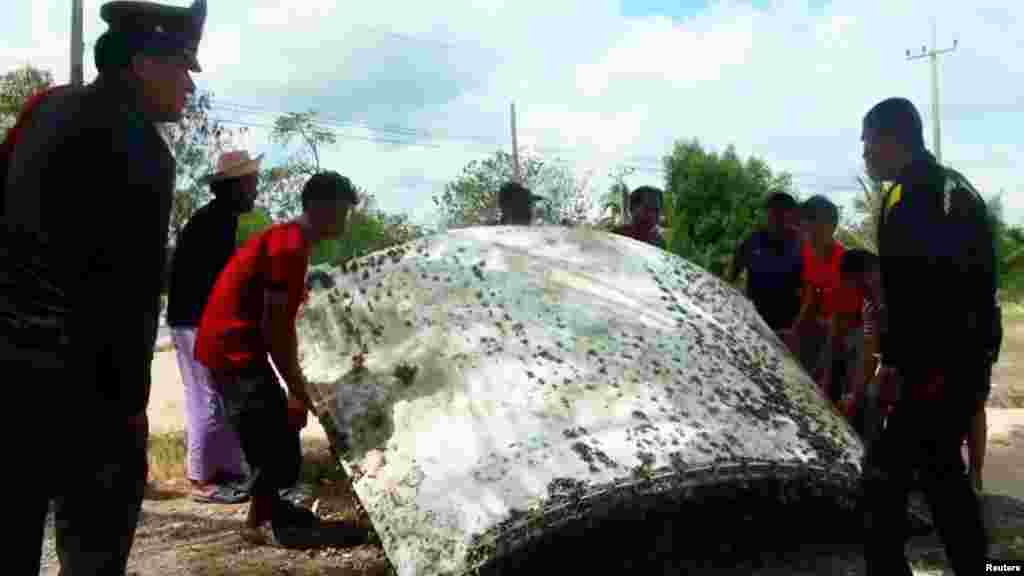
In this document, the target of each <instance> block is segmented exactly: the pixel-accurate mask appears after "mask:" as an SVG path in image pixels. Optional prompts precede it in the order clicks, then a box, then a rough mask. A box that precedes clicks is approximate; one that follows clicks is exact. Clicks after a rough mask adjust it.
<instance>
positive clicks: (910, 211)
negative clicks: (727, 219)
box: [729, 98, 1002, 575]
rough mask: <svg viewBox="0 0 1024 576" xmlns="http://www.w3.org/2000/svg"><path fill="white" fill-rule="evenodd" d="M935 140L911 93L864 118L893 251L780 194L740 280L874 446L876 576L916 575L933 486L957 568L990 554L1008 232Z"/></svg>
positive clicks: (822, 207)
mask: <svg viewBox="0 0 1024 576" xmlns="http://www.w3.org/2000/svg"><path fill="white" fill-rule="evenodd" d="M922 134H923V132H922V126H921V118H920V115H919V113H918V112H917V110H916V108H915V107H914V106H913V104H912V103H911V102H909V101H908V100H906V99H903V98H890V99H887V100H884V101H882V102H880V103H879V104H878V105H876V106H875V107H873V108H872V109H871V110H870V111H869V112H868V113H867V115H866V116H865V117H864V121H863V131H862V140H863V143H864V161H865V165H866V167H867V170H868V172H869V174H870V175H871V176H872V177H873V178H875V179H877V180H879V181H883V182H887V183H888V185H887V186H886V188H885V189H884V194H883V198H882V207H881V213H880V214H879V215H878V216H879V230H878V239H877V240H878V254H873V253H871V252H869V251H866V250H862V249H855V250H847V249H846V248H845V247H844V246H842V244H840V243H839V242H838V241H837V240H836V239H835V231H836V226H837V224H838V218H839V211H838V208H837V207H836V206H835V205H834V204H832V203H831V202H830V201H829V200H828V199H827V198H825V197H822V196H814V197H812V198H810V199H808V200H806V201H805V202H803V203H802V204H798V203H797V202H796V200H795V199H794V198H793V197H792V196H789V195H788V194H784V193H779V194H775V195H773V196H771V197H770V198H769V199H768V201H767V203H766V205H765V208H766V218H765V222H766V224H765V226H764V228H763V229H762V230H758V231H756V232H755V233H753V234H752V235H751V236H750V237H749V238H747V239H746V240H745V241H744V242H743V243H742V244H741V245H740V246H739V248H738V249H737V251H736V255H735V257H734V266H733V269H732V270H731V272H730V274H729V279H730V280H732V281H734V282H735V281H736V280H737V279H738V278H739V276H740V273H741V272H742V271H746V272H747V285H746V291H747V294H748V296H749V297H750V298H751V300H752V301H753V303H754V305H755V307H756V308H757V310H758V312H759V314H760V315H761V316H762V317H763V318H764V320H765V322H766V323H767V324H768V325H769V326H770V327H771V328H772V329H773V330H775V331H776V332H777V333H778V335H779V336H780V337H781V338H782V339H783V341H784V342H785V343H786V344H787V346H789V348H790V349H791V351H792V352H793V354H794V355H795V356H796V357H797V358H798V359H799V360H800V362H801V363H802V365H803V367H804V368H805V370H806V371H807V372H808V373H809V374H810V375H812V377H814V379H815V380H816V382H817V383H818V386H819V387H820V389H821V393H822V394H823V395H824V396H825V397H826V398H828V399H829V400H831V401H832V402H834V403H835V405H836V407H837V408H838V409H839V410H840V411H841V412H842V413H844V414H846V415H847V416H848V417H850V418H851V421H852V422H853V423H854V427H855V429H856V430H858V432H859V433H860V434H861V435H862V437H863V439H864V441H865V445H866V447H867V458H866V461H865V465H864V480H863V488H864V506H865V513H866V517H867V520H868V522H867V532H866V546H865V557H866V559H867V566H868V571H869V573H870V574H906V575H909V574H910V573H911V572H910V568H909V566H908V564H907V562H906V559H905V557H904V551H903V546H904V543H905V540H906V537H907V533H908V526H907V522H908V519H907V514H906V510H907V496H908V493H909V492H910V491H912V490H922V491H923V492H924V495H925V497H926V499H927V501H928V504H929V507H930V508H931V509H932V511H933V514H934V519H935V527H936V529H937V531H938V533H939V536H940V538H941V539H942V541H943V543H944V545H945V547H946V552H947V557H948V559H949V562H950V563H951V565H952V567H953V569H954V571H955V573H956V574H974V573H978V571H980V570H981V568H980V567H981V566H982V559H983V558H984V556H985V554H986V552H987V536H986V533H985V528H984V526H983V523H982V518H981V512H980V508H979V501H978V494H980V492H981V489H982V466H983V462H984V453H985V439H986V424H985V402H986V401H987V399H988V395H989V392H990V390H991V374H992V365H993V364H994V363H995V362H996V360H997V359H998V356H999V348H1000V345H1001V342H1002V317H1001V310H1000V307H999V301H998V298H997V285H998V278H997V270H996V265H995V238H994V237H993V234H994V233H993V228H992V225H991V221H990V219H989V217H988V213H987V210H986V206H985V203H984V201H983V199H982V198H981V196H980V195H979V194H978V192H977V191H976V190H975V189H974V188H973V187H972V186H971V184H970V183H969V182H968V181H967V179H966V178H964V177H963V176H962V175H961V174H959V173H957V172H956V171H954V170H952V169H950V168H948V167H945V166H942V165H940V164H939V163H938V162H937V161H936V159H935V157H934V156H932V154H931V153H930V152H928V150H927V149H926V148H925V145H924V140H923V136H922ZM964 443H966V448H967V453H968V462H967V465H966V466H965V463H964V460H963V456H962V448H961V447H962V445H963V444H964Z"/></svg>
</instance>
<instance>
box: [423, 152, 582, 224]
mask: <svg viewBox="0 0 1024 576" xmlns="http://www.w3.org/2000/svg"><path fill="white" fill-rule="evenodd" d="M520 174H521V176H522V182H523V185H525V186H526V187H527V188H529V189H530V190H531V191H532V192H533V193H534V194H537V195H540V196H544V197H545V198H546V199H547V202H545V203H544V204H543V205H540V206H537V215H538V217H540V218H541V219H542V220H543V221H544V222H547V223H552V224H554V223H561V222H564V221H568V222H569V223H578V222H581V221H583V220H584V219H585V218H586V217H587V216H588V215H589V213H590V210H591V208H592V204H591V199H590V190H589V178H584V179H582V180H577V179H576V177H575V175H574V174H573V173H572V171H571V170H570V169H569V168H568V167H567V166H566V165H564V164H563V163H561V162H559V161H557V160H553V161H547V160H544V159H541V158H539V157H535V156H530V155H525V156H523V157H521V158H520ZM512 176H513V172H512V155H511V154H509V153H508V152H505V151H503V150H499V151H497V152H495V153H494V155H492V156H490V157H487V158H484V159H483V160H473V161H472V162H470V163H469V164H467V165H466V166H465V167H464V168H463V169H462V173H461V174H460V175H459V176H458V177H457V178H456V179H455V180H454V181H453V182H449V183H448V184H447V185H446V186H445V190H444V192H443V193H442V194H441V195H440V196H434V198H433V200H434V204H435V205H436V206H437V208H438V210H439V211H440V212H441V226H442V227H443V228H464V227H467V226H480V225H482V224H487V223H490V222H492V221H494V220H495V219H496V218H497V216H498V188H500V187H501V185H502V184H504V183H505V182H508V181H510V180H512Z"/></svg>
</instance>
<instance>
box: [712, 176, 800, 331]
mask: <svg viewBox="0 0 1024 576" xmlns="http://www.w3.org/2000/svg"><path fill="white" fill-rule="evenodd" d="M765 209H766V212H767V213H766V223H765V227H764V228H762V229H761V230H758V231H756V232H754V233H753V234H751V235H750V237H748V238H747V239H746V240H744V241H743V243H742V244H740V246H739V248H738V249H737V250H736V256H735V257H734V259H733V265H732V269H731V270H730V271H729V275H728V280H729V282H731V283H735V282H736V279H737V278H739V276H740V273H741V272H742V271H743V270H746V271H747V285H746V292H747V296H748V297H749V298H750V299H751V300H752V301H753V302H754V307H755V308H757V312H758V313H759V314H760V315H761V317H762V318H764V321H765V323H767V324H768V327H769V328H771V329H772V330H774V331H776V332H780V331H782V330H785V329H787V328H789V327H790V326H792V324H793V322H794V320H796V316H797V314H798V313H799V312H800V289H801V286H802V278H801V277H802V273H803V259H802V257H801V253H800V246H801V244H800V242H801V240H800V236H799V234H797V233H796V232H795V231H793V230H792V228H791V222H792V220H793V218H794V214H795V213H796V211H797V203H796V199H794V198H793V197H792V196H790V195H789V194H786V193H784V192H779V193H777V194H773V195H771V196H770V197H769V198H768V200H767V202H766V203H765Z"/></svg>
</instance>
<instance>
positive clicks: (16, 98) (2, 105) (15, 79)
mask: <svg viewBox="0 0 1024 576" xmlns="http://www.w3.org/2000/svg"><path fill="white" fill-rule="evenodd" d="M50 86H53V74H52V73H51V72H50V71H49V70H43V69H41V68H35V67H33V66H30V65H27V64H26V65H25V66H22V67H21V68H17V69H15V70H11V71H10V72H8V73H6V74H4V75H3V76H0V131H4V132H5V131H6V130H7V129H8V128H10V127H11V126H14V121H15V120H16V119H17V117H18V113H19V112H21V108H22V106H24V105H25V102H26V101H27V100H28V99H29V98H31V97H32V95H33V94H35V93H37V92H39V91H41V90H44V89H46V88H49V87H50ZM0 136H2V132H0Z"/></svg>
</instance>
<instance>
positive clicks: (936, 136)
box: [907, 18, 957, 164]
mask: <svg viewBox="0 0 1024 576" xmlns="http://www.w3.org/2000/svg"><path fill="white" fill-rule="evenodd" d="M956 46H957V41H956V40H953V46H952V47H950V48H944V49H942V50H939V49H938V48H937V41H936V35H935V18H932V48H931V50H929V49H927V48H926V47H925V46H922V47H921V53H920V54H916V55H914V56H911V55H910V50H907V60H919V59H921V58H925V57H927V58H928V59H929V60H931V65H932V139H933V142H932V146H933V147H934V148H935V158H936V159H937V160H938V161H939V163H940V164H941V163H942V130H941V128H940V126H939V124H940V122H939V55H940V54H945V53H947V52H952V51H954V50H956Z"/></svg>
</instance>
